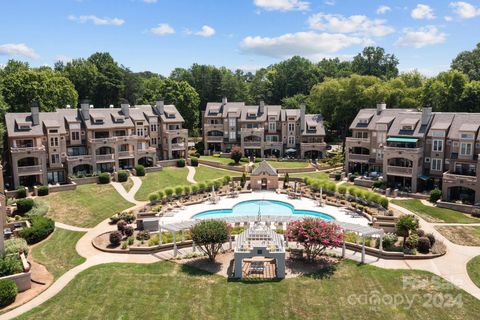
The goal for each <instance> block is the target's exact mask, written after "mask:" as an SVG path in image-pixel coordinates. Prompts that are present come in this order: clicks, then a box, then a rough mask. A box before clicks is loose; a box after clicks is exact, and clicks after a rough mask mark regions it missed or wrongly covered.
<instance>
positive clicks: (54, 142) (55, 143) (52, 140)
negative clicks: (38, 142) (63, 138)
mask: <svg viewBox="0 0 480 320" xmlns="http://www.w3.org/2000/svg"><path fill="white" fill-rule="evenodd" d="M50 146H51V147H58V137H53V138H50Z"/></svg>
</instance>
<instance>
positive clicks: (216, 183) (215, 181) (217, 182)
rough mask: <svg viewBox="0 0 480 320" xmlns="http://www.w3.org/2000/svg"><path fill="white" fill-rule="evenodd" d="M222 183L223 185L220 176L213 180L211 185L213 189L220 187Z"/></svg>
mask: <svg viewBox="0 0 480 320" xmlns="http://www.w3.org/2000/svg"><path fill="white" fill-rule="evenodd" d="M222 185H223V179H222V178H220V179H217V180H214V181H213V187H214V188H215V190H218V189H220V187H221V186H222Z"/></svg>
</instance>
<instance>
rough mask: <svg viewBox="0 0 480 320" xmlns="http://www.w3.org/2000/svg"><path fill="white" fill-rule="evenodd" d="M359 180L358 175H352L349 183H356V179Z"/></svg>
mask: <svg viewBox="0 0 480 320" xmlns="http://www.w3.org/2000/svg"><path fill="white" fill-rule="evenodd" d="M357 178H358V176H357V175H356V174H352V175H350V177H349V178H348V181H350V182H353V181H355V179H357Z"/></svg>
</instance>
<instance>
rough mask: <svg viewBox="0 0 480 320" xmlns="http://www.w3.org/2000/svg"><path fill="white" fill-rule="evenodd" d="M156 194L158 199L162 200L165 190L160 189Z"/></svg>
mask: <svg viewBox="0 0 480 320" xmlns="http://www.w3.org/2000/svg"><path fill="white" fill-rule="evenodd" d="M157 195H158V200H160V201H162V200H163V198H164V197H165V192H163V191H162V190H160V191H158V192H157Z"/></svg>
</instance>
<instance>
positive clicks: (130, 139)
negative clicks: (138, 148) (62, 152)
mask: <svg viewBox="0 0 480 320" xmlns="http://www.w3.org/2000/svg"><path fill="white" fill-rule="evenodd" d="M142 139H145V137H141V136H137V135H130V136H116V137H109V138H95V139H88V142H90V143H91V144H97V145H98V144H107V143H116V142H123V143H136V142H137V141H138V140H142Z"/></svg>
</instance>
